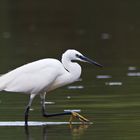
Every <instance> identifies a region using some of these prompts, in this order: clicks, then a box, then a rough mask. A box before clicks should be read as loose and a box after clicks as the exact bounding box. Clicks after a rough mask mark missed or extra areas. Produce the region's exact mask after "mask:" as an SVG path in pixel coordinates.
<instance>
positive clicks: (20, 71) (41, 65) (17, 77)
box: [0, 59, 65, 93]
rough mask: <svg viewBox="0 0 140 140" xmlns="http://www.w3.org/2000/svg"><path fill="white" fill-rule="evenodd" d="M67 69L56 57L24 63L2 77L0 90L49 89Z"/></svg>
mask: <svg viewBox="0 0 140 140" xmlns="http://www.w3.org/2000/svg"><path fill="white" fill-rule="evenodd" d="M64 71H65V69H64V68H63V66H62V64H61V62H60V61H58V60H56V59H42V60H39V61H35V62H32V63H29V64H26V65H23V66H21V67H19V68H17V69H15V70H13V71H11V72H8V73H7V74H5V75H3V76H1V77H0V90H5V91H12V92H24V93H38V92H40V91H42V90H47V88H48V87H49V85H51V84H52V83H53V82H54V81H55V79H56V78H57V77H58V76H59V75H61V74H62V73H63V72H64Z"/></svg>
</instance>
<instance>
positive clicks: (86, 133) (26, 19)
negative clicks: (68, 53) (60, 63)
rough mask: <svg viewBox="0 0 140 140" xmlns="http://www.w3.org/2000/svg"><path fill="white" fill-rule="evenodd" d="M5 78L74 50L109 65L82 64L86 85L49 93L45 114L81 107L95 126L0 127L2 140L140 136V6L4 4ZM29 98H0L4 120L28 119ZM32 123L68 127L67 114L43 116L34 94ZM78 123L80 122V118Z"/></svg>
mask: <svg viewBox="0 0 140 140" xmlns="http://www.w3.org/2000/svg"><path fill="white" fill-rule="evenodd" d="M0 11H1V12H0V19H1V20H0V21H1V22H0V64H1V65H0V73H2V74H3V73H5V72H7V71H9V70H11V69H14V68H16V67H18V66H20V65H22V64H25V63H28V62H31V61H34V60H37V59H41V58H45V57H55V58H60V56H61V54H62V52H63V51H65V50H66V49H68V48H74V49H77V50H79V51H81V52H82V53H83V54H86V55H87V56H89V57H91V58H94V59H95V60H97V61H98V62H100V63H101V64H103V65H104V68H102V69H99V68H96V67H94V66H90V65H89V64H81V65H82V67H83V74H82V80H81V81H78V82H77V83H74V84H72V85H70V86H66V87H63V88H60V89H57V90H55V91H54V92H52V93H50V94H49V93H48V96H47V99H46V100H47V101H50V102H55V104H53V105H48V106H47V111H48V112H50V113H53V112H62V111H63V110H65V109H80V110H81V114H82V115H84V116H85V117H87V118H88V119H89V120H90V121H91V122H93V124H91V125H85V126H83V125H73V126H72V127H70V126H69V125H52V126H50V125H49V126H34V127H29V128H28V131H26V130H25V129H24V127H10V126H9V127H6V126H5V127H2V126H0V139H5V140H12V139H21V140H32V139H36V140H38V139H42V140H46V139H49V140H50V139H51V140H55V139H66V140H67V139H73V140H84V139H86V140H87V139H93V140H100V139H101V140H103V139H104V140H108V139H109V140H139V139H140V133H139V132H140V111H139V107H140V93H139V92H140V88H139V84H140V77H139V76H140V72H139V71H140V68H139V60H140V55H139V51H140V47H139V46H140V41H139V35H140V28H139V25H140V20H139V13H140V2H139V1H130V0H128V1H120V0H117V1H112V0H107V1H103V0H100V1H97V0H94V1H86V2H85V1H84V0H81V1H79V0H77V1H73V0H71V1H69V2H66V1H64V0H62V1H59V2H58V1H56V0H54V1H43V0H42V1H37V0H34V1H30V2H29V1H14V0H13V1H10V0H3V1H1V2H0ZM27 102H28V96H27V95H23V94H18V93H12V94H11V93H5V92H1V94H0V112H1V113H0V121H1V122H2V121H23V114H24V109H25V106H26V105H27ZM29 119H30V121H42V122H45V121H54V122H61V121H62V122H64V121H68V120H69V116H65V117H55V118H43V117H42V116H41V109H40V99H39V97H37V98H36V99H35V100H34V102H33V105H32V111H30V118H29ZM76 121H78V120H76Z"/></svg>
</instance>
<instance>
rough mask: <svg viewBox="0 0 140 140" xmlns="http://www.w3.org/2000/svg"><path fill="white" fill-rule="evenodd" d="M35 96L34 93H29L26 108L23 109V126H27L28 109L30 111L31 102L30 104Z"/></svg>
mask: <svg viewBox="0 0 140 140" xmlns="http://www.w3.org/2000/svg"><path fill="white" fill-rule="evenodd" d="M35 96H36V94H31V95H30V100H29V103H28V105H27V107H26V110H25V113H24V119H25V126H28V118H29V111H30V107H31V104H32V101H33V99H34V97H35Z"/></svg>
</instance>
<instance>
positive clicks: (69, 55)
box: [62, 49, 102, 67]
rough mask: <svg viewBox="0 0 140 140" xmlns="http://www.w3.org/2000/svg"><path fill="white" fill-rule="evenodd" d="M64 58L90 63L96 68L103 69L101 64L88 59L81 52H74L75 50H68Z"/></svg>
mask: <svg viewBox="0 0 140 140" xmlns="http://www.w3.org/2000/svg"><path fill="white" fill-rule="evenodd" d="M62 57H65V59H69V60H70V61H73V60H74V61H82V62H88V63H91V64H94V65H96V66H99V67H102V65H101V64H99V63H97V62H95V61H93V60H91V59H89V58H88V57H86V56H84V55H82V54H81V53H80V52H78V51H76V50H73V49H69V50H67V51H66V52H65V53H64V54H63V56H62Z"/></svg>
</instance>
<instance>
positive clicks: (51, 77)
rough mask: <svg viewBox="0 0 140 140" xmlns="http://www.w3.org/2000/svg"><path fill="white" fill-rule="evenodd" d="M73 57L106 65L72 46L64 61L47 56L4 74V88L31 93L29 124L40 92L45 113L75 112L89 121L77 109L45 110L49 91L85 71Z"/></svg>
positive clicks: (1, 81)
mask: <svg viewBox="0 0 140 140" xmlns="http://www.w3.org/2000/svg"><path fill="white" fill-rule="evenodd" d="M73 60H74V61H75V60H78V61H83V62H89V63H91V64H95V65H97V66H99V67H102V65H100V64H99V63H97V62H95V61H93V60H91V59H89V58H87V57H85V56H83V55H82V54H81V53H80V52H78V51H76V50H72V49H69V50H67V51H66V52H65V53H64V54H63V55H62V61H61V62H60V61H59V60H57V59H52V58H46V59H42V60H38V61H35V62H32V63H29V64H25V65H23V66H21V67H18V68H16V69H14V70H12V71H10V72H8V73H6V74H4V75H2V76H1V77H0V91H8V92H21V93H25V94H30V100H29V103H28V105H27V108H26V110H25V125H26V126H27V125H28V114H29V110H30V107H31V104H32V101H33V99H34V98H35V96H36V95H38V94H39V95H40V98H41V104H42V113H43V116H44V117H52V116H61V115H72V116H75V117H77V118H79V119H80V120H82V121H88V119H86V118H84V117H83V116H81V115H80V114H78V113H76V112H71V111H69V112H63V113H56V114H47V113H46V112H45V96H46V93H47V92H49V91H52V90H54V89H56V88H58V87H62V86H64V85H67V84H70V83H73V82H75V81H76V80H77V79H78V78H79V77H80V75H81V66H80V65H79V64H78V63H76V62H73Z"/></svg>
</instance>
